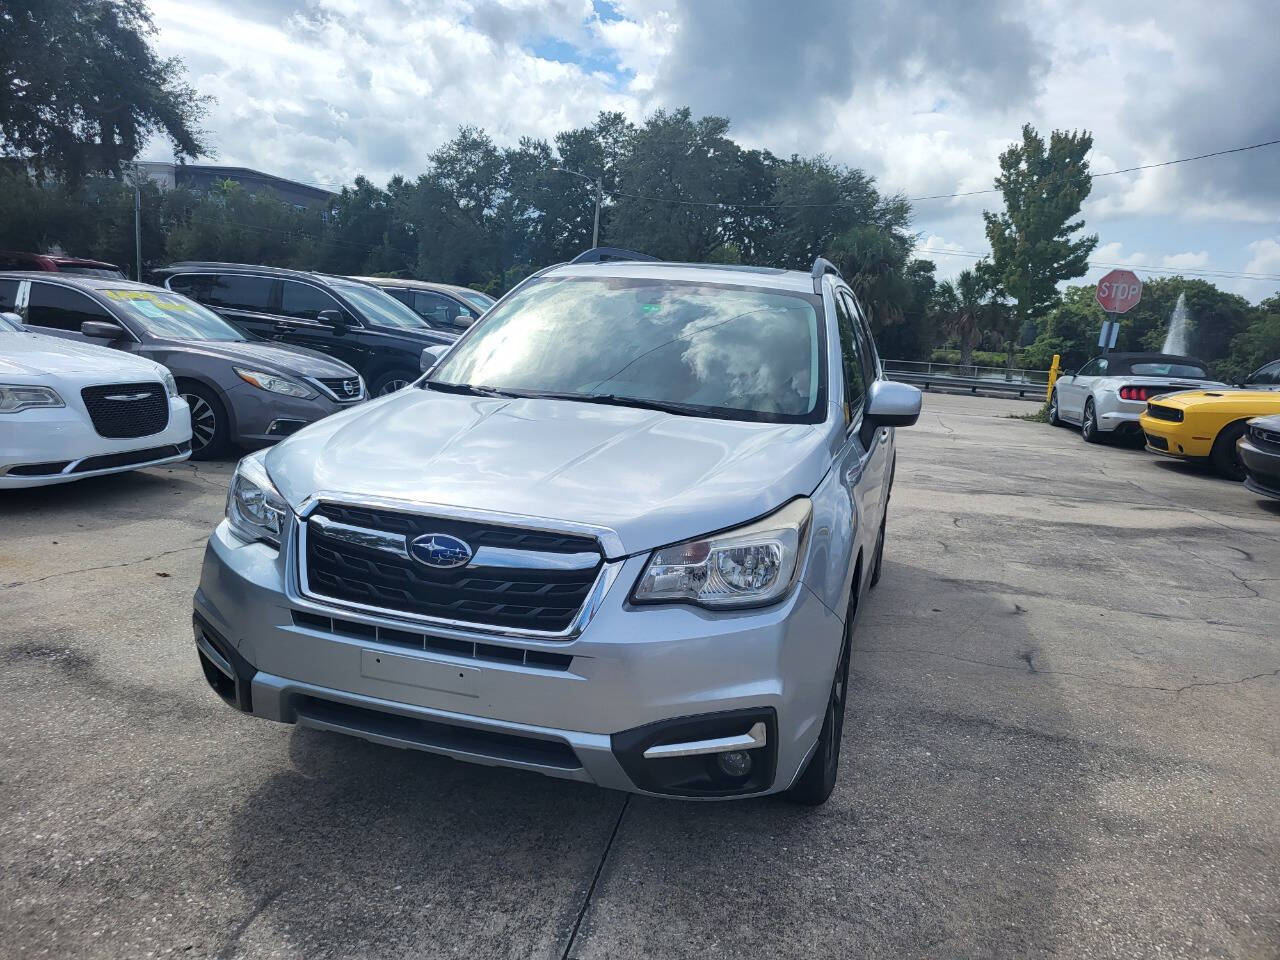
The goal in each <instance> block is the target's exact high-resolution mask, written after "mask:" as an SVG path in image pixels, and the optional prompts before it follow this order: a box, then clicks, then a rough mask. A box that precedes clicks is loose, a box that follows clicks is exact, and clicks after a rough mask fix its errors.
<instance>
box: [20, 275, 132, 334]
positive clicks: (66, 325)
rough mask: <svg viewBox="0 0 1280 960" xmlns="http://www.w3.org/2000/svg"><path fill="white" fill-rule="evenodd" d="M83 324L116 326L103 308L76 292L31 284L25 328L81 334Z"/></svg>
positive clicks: (38, 282)
mask: <svg viewBox="0 0 1280 960" xmlns="http://www.w3.org/2000/svg"><path fill="white" fill-rule="evenodd" d="M86 320H108V321H112V322H115V318H114V317H113V316H111V314H109V313H108V312H107V311H106V310H105V309H104V308H102V307H101V306H99V305H98V304H97V303H95V302H94V301H93V300H92V299H91V298H90V297H87V296H86V295H85V294H83V293H81V292H80V291H79V290H70V289H68V288H66V287H59V286H55V285H54V284H51V283H41V282H40V281H39V280H34V281H32V283H31V295H30V297H29V298H28V300H27V324H28V325H29V326H32V327H52V328H53V329H54V330H73V331H75V332H77V333H79V331H80V324H82V323H84V322H85V321H86Z"/></svg>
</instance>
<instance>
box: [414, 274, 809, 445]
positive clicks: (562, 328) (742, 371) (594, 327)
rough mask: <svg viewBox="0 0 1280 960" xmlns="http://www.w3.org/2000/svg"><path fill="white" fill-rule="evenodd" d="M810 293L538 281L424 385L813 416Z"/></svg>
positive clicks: (713, 411) (713, 412)
mask: <svg viewBox="0 0 1280 960" xmlns="http://www.w3.org/2000/svg"><path fill="white" fill-rule="evenodd" d="M817 302H818V301H817V299H816V298H815V297H809V296H806V295H803V294H795V293H783V292H778V291H766V290H760V289H758V288H750V287H731V286H723V285H719V284H700V283H681V282H677V281H671V280H633V279H618V278H601V279H594V278H589V279H578V278H569V279H564V278H561V279H545V280H538V281H535V282H534V283H532V284H530V285H529V286H527V287H525V288H524V289H522V290H520V291H519V292H518V293H517V294H516V295H515V296H513V297H511V298H510V299H509V300H507V301H506V302H505V303H503V304H502V306H500V307H497V308H495V310H494V311H492V312H490V313H488V314H487V315H486V316H485V319H484V320H483V321H482V322H481V323H479V324H478V325H477V326H476V327H475V328H474V330H473V332H472V333H471V334H469V335H468V336H467V337H466V338H465V339H464V340H462V341H461V342H460V343H459V345H458V346H457V347H456V348H455V349H454V350H453V351H452V352H451V353H450V354H449V356H448V358H447V359H446V360H445V361H444V363H443V364H442V365H441V366H440V367H439V368H438V369H437V370H436V372H435V376H434V377H433V378H432V381H431V382H432V383H437V384H445V385H454V386H457V385H462V386H468V387H481V388H490V389H496V390H500V391H502V392H504V393H515V394H517V395H538V394H545V393H552V394H557V395H562V396H563V395H568V396H570V397H579V396H580V397H583V398H608V402H617V403H622V404H625V403H626V402H627V401H628V400H631V401H639V402H640V403H639V404H638V405H643V403H644V402H645V401H647V402H650V403H665V404H671V405H673V406H678V407H680V408H682V409H681V412H687V413H691V414H694V415H699V416H719V417H724V418H729V419H744V420H768V421H772V422H816V421H819V420H821V419H822V417H823V413H824V411H823V410H822V409H821V403H822V395H823V389H824V388H823V379H824V378H823V376H822V374H823V372H824V371H823V370H822V362H821V357H822V351H821V350H820V349H819V345H820V344H821V342H822V337H821V333H820V329H819V328H820V325H819V323H818V314H817V310H816V309H815V306H814V305H815V303H817Z"/></svg>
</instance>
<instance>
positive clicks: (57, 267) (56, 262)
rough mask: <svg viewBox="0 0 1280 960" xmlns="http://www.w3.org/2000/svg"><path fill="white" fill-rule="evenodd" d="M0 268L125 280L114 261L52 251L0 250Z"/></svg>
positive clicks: (122, 272)
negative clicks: (106, 261) (64, 254)
mask: <svg viewBox="0 0 1280 960" xmlns="http://www.w3.org/2000/svg"><path fill="white" fill-rule="evenodd" d="M0 270H48V271H53V272H56V273H78V274H80V275H81V276H87V277H110V278H113V279H119V280H126V279H128V278H127V277H125V275H124V271H123V270H121V269H120V268H119V267H117V266H116V265H115V264H114V263H105V262H103V261H102V260H86V259H84V258H83V257H62V256H57V255H55V254H52V253H17V252H16V251H12V250H0Z"/></svg>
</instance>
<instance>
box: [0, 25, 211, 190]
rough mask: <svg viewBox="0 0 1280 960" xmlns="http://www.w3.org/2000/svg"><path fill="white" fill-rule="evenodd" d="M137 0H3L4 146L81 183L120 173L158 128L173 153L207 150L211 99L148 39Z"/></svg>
mask: <svg viewBox="0 0 1280 960" xmlns="http://www.w3.org/2000/svg"><path fill="white" fill-rule="evenodd" d="M154 33H155V26H154V24H153V23H152V21H151V14H150V12H149V11H148V9H147V6H146V4H145V3H144V2H143V0H24V2H21V3H17V4H14V3H5V4H2V5H0V150H2V151H3V153H5V154H6V155H9V156H16V157H19V158H22V159H23V160H25V161H26V162H28V163H30V164H31V165H32V166H33V167H34V168H35V169H36V170H37V171H39V172H40V173H41V174H42V175H46V174H52V175H54V176H55V177H58V178H65V179H66V180H68V181H70V182H71V183H77V182H79V181H80V180H81V179H83V178H84V177H85V176H86V175H87V174H91V173H110V174H115V173H118V172H119V170H120V167H121V165H122V164H124V163H127V162H128V161H130V160H132V159H133V158H134V157H136V156H137V154H138V151H139V150H141V149H142V147H143V145H144V144H145V143H146V141H147V138H148V137H149V136H151V135H152V134H161V135H163V136H165V137H167V138H168V139H169V142H170V143H171V144H172V145H173V150H174V155H175V156H176V157H197V156H200V155H202V154H204V153H206V152H208V151H207V148H206V146H205V142H204V135H203V133H202V132H201V131H200V130H199V128H198V124H199V121H200V118H201V117H202V116H203V114H204V112H205V109H206V106H207V102H208V99H207V98H205V97H201V96H199V95H197V94H196V92H195V90H194V89H192V88H191V87H190V86H188V85H187V84H186V83H185V82H184V81H183V67H182V63H181V61H180V60H178V59H177V58H169V59H162V58H160V57H159V56H157V54H156V52H155V50H154V49H153V48H152V46H151V38H152V36H153V35H154Z"/></svg>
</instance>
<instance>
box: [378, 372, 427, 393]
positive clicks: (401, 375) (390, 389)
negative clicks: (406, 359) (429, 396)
mask: <svg viewBox="0 0 1280 960" xmlns="http://www.w3.org/2000/svg"><path fill="white" fill-rule="evenodd" d="M417 379H418V376H417V374H415V373H410V372H409V371H407V370H391V371H389V372H387V373H384V374H383V375H382V376H380V377H378V378H377V379H376V380H374V381H373V383H372V384H370V385H369V392H370V393H372V394H373V395H374V396H375V397H384V396H386V395H387V394H388V393H395V392H396V391H397V390H403V389H404V388H405V387H407V386H408V385H409V384H411V383H413V381H415V380H417Z"/></svg>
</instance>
